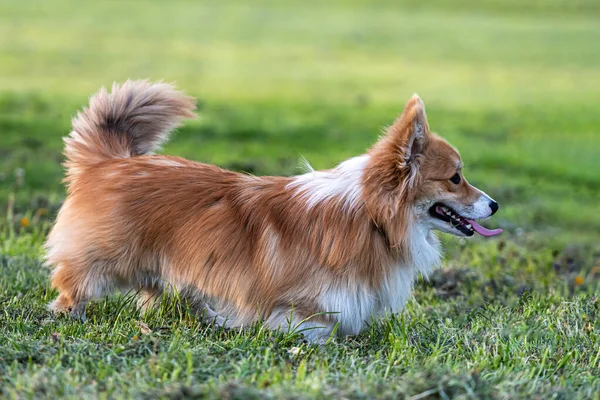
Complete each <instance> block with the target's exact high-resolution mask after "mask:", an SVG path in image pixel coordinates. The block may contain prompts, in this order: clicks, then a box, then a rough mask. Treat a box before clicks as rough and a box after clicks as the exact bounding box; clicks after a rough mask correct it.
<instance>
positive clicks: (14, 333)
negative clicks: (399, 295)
mask: <svg viewBox="0 0 600 400" xmlns="http://www.w3.org/2000/svg"><path fill="white" fill-rule="evenodd" d="M599 20H600V3H598V1H596V0H577V1H567V0H547V1H532V2H518V1H516V0H509V1H504V0H482V1H477V2H476V1H472V2H471V1H467V0H448V1H442V0H434V1H431V2H420V3H416V2H409V1H377V2H373V1H366V0H365V1H360V0H349V1H341V0H340V1H326V2H325V1H316V0H308V1H304V2H300V1H294V2H291V1H274V0H256V1H252V2H242V1H235V2H223V1H202V2H189V1H169V2H162V1H158V0H154V1H147V2H141V1H122V2H94V3H92V2H85V3H83V2H82V3H74V2H71V1H62V0H52V1H34V0H30V1H23V2H16V1H10V0H9V1H8V2H6V1H5V2H1V3H0V304H1V305H2V308H1V311H0V397H7V398H29V397H31V398H40V397H45V398H52V399H54V398H57V397H67V398H120V397H128V398H142V397H144V398H148V397H150V398H157V397H158V398H173V399H175V398H185V397H196V398H206V397H208V398H220V397H224V398H263V397H271V398H298V397H300V398H302V397H307V398H313V397H318V398H343V397H346V398H371V397H379V398H411V396H412V398H414V399H426V398H429V399H436V398H441V399H445V398H516V397H520V398H523V397H527V398H540V399H542V398H544V399H545V398H564V399H567V398H568V399H573V398H592V399H600V245H599V243H600V212H599V209H600V207H599V204H600V161H599V159H598V157H599V155H600V113H599V112H598V110H599V109H600V46H599V45H598V43H600V24H599V23H598V21H599ZM127 78H151V79H153V80H160V79H163V80H165V81H169V82H175V83H176V85H177V86H178V87H179V88H181V89H183V90H185V91H186V92H187V93H189V94H191V95H194V96H195V97H197V98H198V108H199V115H200V116H199V118H198V119H196V120H194V121H192V122H190V123H188V124H187V125H185V126H184V127H182V128H181V129H179V130H178V132H177V133H176V134H175V135H174V137H173V140H172V141H171V142H170V143H169V144H168V145H166V146H165V148H164V152H166V153H169V154H175V155H180V156H184V157H188V158H191V159H195V160H200V161H203V162H211V163H216V164H218V165H220V166H223V167H226V168H231V169H236V170H243V171H248V172H252V173H255V174H284V175H291V174H295V173H298V171H299V170H298V167H297V165H298V161H299V160H300V158H301V156H303V157H305V158H307V159H308V160H309V161H310V162H311V164H312V165H313V166H314V167H316V168H329V167H331V166H333V165H335V164H336V163H337V162H340V161H342V160H344V159H345V158H347V157H350V156H352V155H357V154H360V153H361V152H363V151H364V150H365V149H366V148H367V147H368V146H370V145H371V144H372V143H373V142H374V141H375V140H376V139H377V137H378V135H379V134H380V133H381V129H382V127H384V126H385V125H387V124H390V123H391V122H392V121H393V119H394V117H395V116H396V115H397V114H398V113H399V112H400V111H401V110H402V108H403V105H404V102H405V101H406V100H407V99H408V98H409V97H410V96H411V95H412V94H413V93H414V92H418V93H419V95H420V96H421V97H422V98H423V99H424V101H425V104H426V107H427V113H428V117H429V122H430V125H431V127H432V129H434V130H435V131H437V132H439V133H440V134H442V135H443V136H445V137H446V138H448V139H449V140H450V142H451V143H453V144H454V145H455V146H457V147H458V149H459V150H460V152H461V155H462V157H463V161H464V163H465V175H466V176H467V178H468V179H469V180H470V181H471V182H472V183H474V184H476V185H477V186H479V187H480V188H482V189H483V190H485V191H486V192H488V193H489V194H490V195H491V196H492V197H494V198H495V199H496V200H498V202H499V203H500V206H501V209H500V211H499V212H498V214H497V215H496V216H494V218H493V219H492V220H490V222H489V224H487V225H488V226H489V227H502V228H503V229H504V230H505V232H504V234H503V235H502V236H501V237H499V238H497V239H491V240H490V239H488V240H486V239H482V238H479V239H478V238H475V239H474V240H469V241H461V240H457V239H453V238H448V237H444V238H443V240H444V244H445V247H446V257H445V261H444V266H443V268H442V269H441V270H438V271H437V272H436V273H435V275H434V276H433V277H432V278H431V279H430V280H429V281H426V282H425V281H420V282H419V283H418V284H417V285H416V287H415V291H414V294H415V298H414V301H411V302H410V304H409V305H408V307H407V308H406V310H405V311H404V312H403V313H401V314H399V315H395V316H393V317H392V318H389V319H386V320H384V321H380V322H377V321H373V323H372V324H371V327H370V328H369V330H367V331H366V332H364V333H363V334H361V335H359V336H357V337H351V338H347V339H336V340H332V341H331V342H330V343H328V344H326V345H324V346H312V345H307V344H305V343H303V341H302V340H301V339H302V338H301V335H300V334H299V333H298V332H269V331H266V330H264V329H263V328H262V327H261V326H260V325H257V326H254V327H252V328H249V329H248V330H245V331H241V332H240V331H225V330H222V329H219V328H217V327H214V326H210V325H206V324H203V323H200V322H199V321H198V320H197V319H196V318H195V317H194V316H193V315H192V314H191V313H190V312H189V309H188V307H187V305H186V304H185V302H182V301H180V300H179V299H177V298H172V297H170V298H164V299H162V303H161V306H160V307H159V309H158V310H156V311H155V312H152V313H150V314H147V315H140V314H139V312H138V311H137V310H136V308H135V299H134V294H125V295H120V296H114V297H111V298H108V299H105V300H102V301H99V302H95V303H92V304H90V305H89V307H88V310H87V315H88V321H87V322H86V323H81V322H77V321H73V320H71V319H69V318H67V317H56V316H53V315H51V314H50V313H49V312H48V311H46V308H45V306H46V304H47V303H48V302H49V301H50V300H52V299H53V298H54V297H55V296H56V292H55V291H53V290H52V289H50V287H49V285H48V270H47V269H46V268H45V267H44V266H43V265H42V261H41V260H42V257H43V250H42V247H41V246H42V243H43V241H44V237H45V235H46V233H47V232H48V229H49V227H50V226H51V223H52V220H53V218H54V216H55V214H56V211H57V209H58V207H59V206H60V203H61V201H62V200H63V199H64V196H65V194H64V189H63V187H62V186H61V178H62V167H61V165H60V163H61V161H62V156H61V149H62V141H61V137H62V136H64V135H66V134H67V133H68V132H69V129H70V118H71V117H72V116H73V115H74V114H75V112H76V111H77V110H78V109H79V108H81V107H82V106H83V105H84V104H85V103H86V102H87V98H88V97H89V96H90V95H91V94H92V93H93V92H94V91H96V90H97V89H98V88H99V87H100V86H103V85H104V86H106V85H110V84H111V83H112V82H113V81H123V80H125V79H127Z"/></svg>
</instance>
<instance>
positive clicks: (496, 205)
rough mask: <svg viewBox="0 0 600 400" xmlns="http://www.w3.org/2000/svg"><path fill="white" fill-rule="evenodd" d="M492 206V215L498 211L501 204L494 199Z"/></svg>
mask: <svg viewBox="0 0 600 400" xmlns="http://www.w3.org/2000/svg"><path fill="white" fill-rule="evenodd" d="M490 208H491V209H492V215H494V214H496V211H498V208H500V206H499V205H498V203H496V202H495V201H494V200H491V201H490Z"/></svg>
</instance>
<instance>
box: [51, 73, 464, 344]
mask: <svg viewBox="0 0 600 400" xmlns="http://www.w3.org/2000/svg"><path fill="white" fill-rule="evenodd" d="M193 110H194V103H193V101H192V99H191V98H189V97H187V96H184V95H183V94H181V93H179V92H176V91H175V90H174V89H173V88H172V87H171V86H169V85H165V84H154V85H153V84H150V83H148V82H146V81H136V82H127V83H125V84H124V85H122V86H119V85H115V86H113V89H112V93H110V94H108V93H107V92H106V91H104V90H102V91H101V92H100V93H99V94H97V95H96V96H95V97H94V98H92V100H91V103H90V108H89V109H86V110H84V111H83V112H82V113H80V114H79V115H78V116H77V117H76V118H75V119H74V121H73V132H72V133H71V135H70V136H69V137H68V138H67V139H65V142H66V148H65V155H66V157H67V161H66V166H67V177H66V182H67V184H68V197H67V199H66V200H65V203H64V205H63V206H62V208H61V210H60V212H59V214H58V217H57V220H56V224H55V226H54V228H53V229H52V231H51V232H50V234H49V237H48V240H47V243H46V249H47V262H48V264H49V265H51V266H52V267H53V268H54V270H53V273H52V286H53V287H55V288H57V289H58V291H59V292H60V295H59V297H58V299H57V300H55V301H54V302H53V303H52V305H51V308H52V309H53V310H55V311H71V312H72V313H73V314H74V315H76V316H84V315H85V314H84V310H85V305H86V303H87V302H88V301H89V300H91V299H93V298H97V297H100V296H103V295H108V294H110V293H112V292H113V291H114V290H115V289H123V290H130V289H133V290H136V291H137V290H139V291H140V292H141V293H142V297H141V305H142V306H144V307H151V306H152V303H153V301H154V299H155V298H156V297H157V296H158V295H160V293H162V291H164V290H166V289H167V288H168V287H176V288H178V290H184V291H188V292H190V293H193V295H194V296H195V298H196V299H197V300H198V301H200V302H201V303H202V305H203V306H204V307H205V308H206V312H207V314H208V315H209V316H211V317H214V318H217V319H218V320H219V321H220V322H221V323H223V324H225V325H227V326H242V325H247V324H250V323H252V322H253V321H255V320H257V319H259V318H261V319H263V320H265V321H266V324H267V325H268V326H271V327H277V326H281V325H284V324H285V323H286V322H285V321H288V322H287V323H292V324H300V323H301V322H302V321H303V320H304V319H305V318H309V317H311V316H313V318H312V319H310V320H309V321H310V323H309V322H304V323H303V325H305V326H313V327H314V326H319V327H322V329H321V330H320V331H319V332H318V333H314V334H313V333H309V334H307V335H308V336H309V337H310V338H311V339H316V340H320V339H322V338H323V337H326V336H327V335H328V334H329V333H330V332H331V331H332V329H333V326H334V324H335V323H340V324H341V329H340V332H341V333H343V334H348V333H356V332H357V331H359V330H360V329H361V328H362V325H361V323H364V320H366V319H368V316H369V315H373V316H377V315H382V314H383V313H384V312H386V310H387V311H398V310H399V309H401V307H402V305H403V303H404V301H406V296H405V295H404V294H402V296H403V297H402V296H400V297H398V296H399V295H398V294H396V293H395V292H394V291H395V290H398V291H399V290H400V289H401V290H403V291H406V290H408V291H410V286H411V285H412V280H413V279H414V276H415V274H417V273H418V272H421V273H424V274H426V273H428V272H429V270H430V268H431V267H433V265H434V264H436V263H437V261H438V258H439V257H438V251H437V241H436V239H435V237H434V236H433V234H432V233H431V232H430V230H427V229H425V230H421V229H420V228H419V229H417V228H418V227H419V226H421V225H422V224H421V222H420V221H421V220H420V219H419V218H421V217H420V215H421V214H419V207H418V205H419V204H421V203H423V202H430V201H432V200H431V199H433V198H435V197H436V196H438V194H439V192H440V191H442V192H443V193H444V195H449V194H451V195H452V196H454V197H456V198H459V201H462V202H464V203H468V202H470V201H472V200H473V196H476V192H475V190H476V189H474V188H472V187H471V186H470V185H468V184H467V183H466V181H464V184H463V185H462V186H461V188H460V189H456V188H453V187H452V188H451V187H449V186H448V187H446V186H444V185H446V182H445V181H444V182H442V180H447V179H448V178H449V177H450V176H452V175H453V174H454V171H455V170H456V169H457V163H458V162H460V159H459V156H458V153H456V151H455V150H454V149H453V148H452V147H450V146H449V145H448V144H447V143H446V142H445V141H443V139H441V138H439V137H437V136H435V135H433V134H431V133H430V132H429V126H428V125H427V121H426V117H425V111H424V107H423V103H422V102H421V100H420V99H419V98H418V97H416V96H415V97H413V98H412V99H411V100H410V101H409V103H408V104H407V105H406V109H405V110H404V113H403V114H402V116H401V117H400V118H399V119H398V120H397V121H396V122H395V123H394V125H393V126H392V127H391V128H390V129H389V130H388V132H387V134H386V135H385V136H384V137H383V138H382V139H381V140H380V141H379V142H378V143H377V144H376V145H375V146H374V147H373V148H372V149H371V150H370V151H369V152H368V154H367V155H365V156H363V158H357V159H353V161H349V162H348V163H347V164H342V165H340V166H338V167H337V168H335V169H333V170H330V171H316V172H309V173H308V174H307V175H304V176H300V177H273V176H265V177H256V176H248V175H245V174H240V173H235V172H231V171H226V170H223V169H221V168H218V167H216V166H214V165H206V164H202V163H197V162H193V161H189V160H185V159H182V158H177V157H170V156H164V155H152V154H151V152H152V151H153V150H154V149H155V148H157V146H158V145H160V143H162V142H163V141H164V140H165V139H166V137H167V134H168V133H169V131H170V130H171V129H172V128H173V127H175V126H176V125H177V123H178V122H179V121H180V120H181V119H182V118H189V117H192V116H193ZM311 174H312V175H311ZM348 188H350V189H351V190H349V189H348ZM451 189H452V190H455V191H457V193H450V192H451ZM427 204H428V203H427ZM421 211H422V210H421ZM419 224H421V225H419ZM415 227H417V228H415ZM415 232H421V233H415ZM421 234H422V235H423V238H415V237H414V236H415V235H421ZM421 239H422V240H421ZM418 246H421V247H418ZM422 246H425V247H426V248H427V249H426V250H427V251H430V252H431V255H430V256H428V257H429V258H427V260H424V261H423V262H421V260H420V259H419V257H424V256H422V255H420V254H416V253H417V252H418V251H417V250H415V249H417V247H418V249H421V248H422ZM428 246H429V247H431V249H430V248H429V247H428ZM419 251H420V250H419ZM355 293H358V294H357V295H356V296H355ZM357 296H358V298H359V300H360V301H358V302H356V304H354V303H352V302H353V301H354V300H352V299H354V298H355V297H357ZM361 296H362V297H361ZM386 299H387V300H386ZM390 302H391V303H394V304H387V303H390ZM396 303H397V304H396ZM335 304H339V308H340V310H337V309H328V307H329V308H332V307H333V308H335ZM353 304H354V306H353ZM346 306H348V307H346ZM352 307H355V308H359V309H360V310H356V313H357V316H352V315H348V314H352V313H354V311H353V308H352ZM346 308H348V310H346ZM341 309H343V313H345V314H340V315H338V314H330V315H319V316H314V315H315V314H317V313H322V312H341V311H342V310H341ZM290 313H293V317H292V320H291V322H290V321H289V316H290ZM358 314H360V315H358ZM363 314H364V315H363ZM361 318H362V319H363V321H362V322H361V321H359V319H361ZM311 323H312V324H313V325H310V324H311Z"/></svg>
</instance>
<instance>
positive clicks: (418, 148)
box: [386, 94, 429, 165]
mask: <svg viewBox="0 0 600 400" xmlns="http://www.w3.org/2000/svg"><path fill="white" fill-rule="evenodd" d="M428 134H429V124H428V123H427V116H426V115H425V105H424V104H423V100H421V98H420V97H419V96H418V95H416V94H415V95H413V97H412V98H411V99H410V100H409V101H408V103H406V107H404V112H402V115H400V117H398V119H396V121H395V122H394V124H393V125H392V126H391V127H389V128H388V130H387V132H386V136H387V139H388V140H389V141H390V142H391V143H393V145H394V147H395V151H396V153H397V156H398V158H399V159H400V162H401V163H404V164H405V165H409V164H411V163H412V162H413V161H414V160H415V159H417V157H418V156H419V155H420V154H422V153H423V149H424V148H425V142H426V140H427V135H428Z"/></svg>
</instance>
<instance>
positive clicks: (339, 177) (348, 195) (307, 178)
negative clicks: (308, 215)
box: [288, 155, 369, 209]
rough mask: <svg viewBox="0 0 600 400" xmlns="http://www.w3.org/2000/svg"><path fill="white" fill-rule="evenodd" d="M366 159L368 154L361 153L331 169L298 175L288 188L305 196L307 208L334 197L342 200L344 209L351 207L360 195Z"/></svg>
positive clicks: (354, 205) (357, 202)
mask: <svg viewBox="0 0 600 400" xmlns="http://www.w3.org/2000/svg"><path fill="white" fill-rule="evenodd" d="M368 161H369V156H367V155H362V156H359V157H354V158H351V159H349V160H346V161H344V162H343V163H341V164H340V165H338V166H337V167H336V168H334V169H332V170H331V171H312V172H308V173H306V174H303V175H299V176H297V177H295V178H294V180H293V181H292V182H291V183H290V184H288V188H290V189H295V190H296V195H298V196H302V197H303V198H305V199H306V201H307V206H308V208H309V209H310V208H312V207H314V206H315V205H316V204H318V203H320V202H322V201H325V200H329V199H331V198H334V197H338V198H339V199H340V200H341V201H343V207H344V208H345V209H352V208H354V207H356V206H357V205H358V204H359V200H360V198H361V196H362V187H361V178H362V175H363V171H364V169H365V167H366V165H367V162H368Z"/></svg>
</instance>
